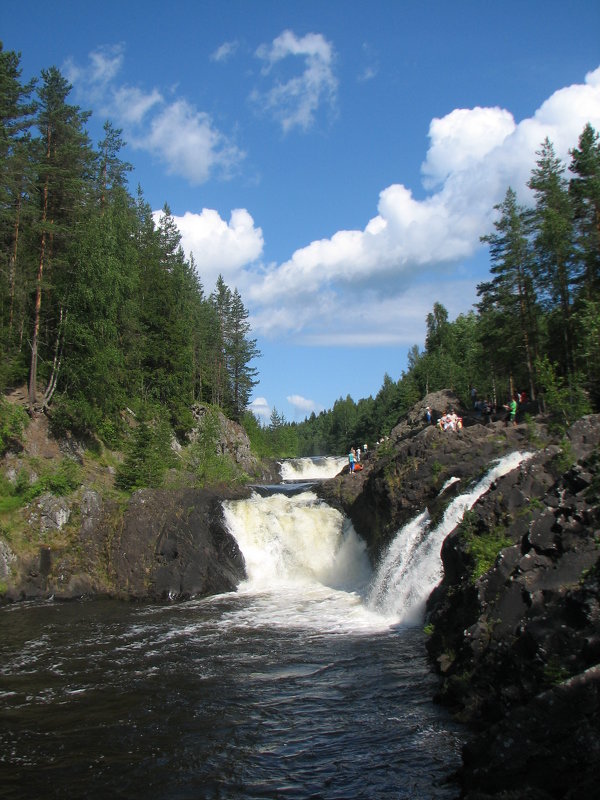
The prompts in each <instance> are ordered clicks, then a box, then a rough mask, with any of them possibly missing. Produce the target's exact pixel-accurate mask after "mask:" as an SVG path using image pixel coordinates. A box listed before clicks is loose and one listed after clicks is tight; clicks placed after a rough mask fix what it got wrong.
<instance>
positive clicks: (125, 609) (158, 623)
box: [0, 459, 518, 800]
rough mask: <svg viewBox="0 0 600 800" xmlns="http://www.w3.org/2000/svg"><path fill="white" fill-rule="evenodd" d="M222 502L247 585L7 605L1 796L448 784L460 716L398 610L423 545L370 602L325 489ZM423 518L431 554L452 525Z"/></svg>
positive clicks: (394, 565)
mask: <svg viewBox="0 0 600 800" xmlns="http://www.w3.org/2000/svg"><path fill="white" fill-rule="evenodd" d="M341 461H345V460H339V459H338V460H337V461H336V462H334V463H333V464H330V465H328V466H327V467H326V469H329V470H331V471H333V472H334V473H336V472H338V471H339V468H341V466H343V463H341V464H340V462H341ZM517 461H518V460H517V459H515V460H514V462H513V464H516V463H517ZM324 466H325V465H324ZM306 467H309V465H308V464H307V465H306ZM509 468H510V466H509V465H508V464H507V465H506V469H509ZM495 474H499V473H495ZM298 477H300V476H299V475H297V478H298ZM313 477H314V471H311V472H309V470H308V469H306V471H305V472H304V473H303V474H302V477H300V479H301V480H304V479H307V480H309V479H312V478H313ZM492 479H493V478H492V477H490V478H489V480H492ZM296 489H298V486H296ZM472 502H474V495H473V496H471V495H469V499H468V500H466V499H465V500H463V502H462V508H463V510H464V508H466V507H467V506H468V505H469V504H471V503H472ZM224 513H225V518H226V521H227V524H228V526H229V528H230V530H231V531H232V532H233V533H234V535H235V536H236V538H237V540H238V542H239V543H240V547H241V549H242V551H243V553H244V556H245V559H246V564H247V572H248V579H247V581H245V582H244V583H243V584H242V585H241V586H240V587H239V590H238V591H236V592H231V593H228V594H224V595H219V596H216V597H208V598H203V599H198V600H194V601H190V602H188V603H181V604H161V605H144V604H127V603H125V604H124V603H115V602H108V601H102V600H96V601H88V602H81V603H25V604H15V606H14V607H5V608H0V698H1V700H2V703H0V753H1V754H2V756H1V757H0V786H2V792H1V794H2V796H3V797H6V798H7V800H26V799H27V800H28V798H30V797H42V796H43V797H47V798H57V799H58V798H64V797H86V798H88V800H104V798H105V797H107V796H110V795H114V796H119V797H120V796H127V797H128V798H129V800H145V798H147V797H152V798H154V800H182V799H183V798H196V797H203V798H207V800H208V799H209V798H214V799H215V800H216V798H221V797H227V798H229V799H230V800H247V799H248V798H267V797H269V798H274V797H285V798H287V799H288V800H305V798H307V797H320V798H323V800H339V799H340V798H352V799H353V800H372V798H378V800H381V799H383V798H389V799H390V800H392V798H400V797H401V798H406V799H407V800H408V799H412V800H417V799H418V800H421V799H422V798H428V800H434V799H435V800H452V799H453V798H456V797H457V795H458V789H457V787H455V786H453V785H452V784H450V783H448V782H447V780H446V778H447V776H448V775H449V774H450V773H451V772H453V771H454V770H455V769H456V768H457V766H458V762H459V753H460V748H461V745H462V738H461V737H462V734H461V731H460V729H458V728H457V726H456V725H455V724H454V723H453V721H452V720H451V719H450V718H449V717H448V715H447V714H446V713H445V712H444V711H443V710H442V709H440V708H437V707H436V706H434V704H433V703H432V701H431V697H432V695H433V693H434V691H435V685H436V684H435V678H434V676H433V675H432V673H431V670H430V667H429V664H428V662H427V659H426V656H425V652H424V647H423V632H422V631H421V630H420V629H419V628H418V627H416V626H412V627H411V626H410V625H400V626H399V625H398V624H397V623H398V622H399V620H402V619H404V618H405V610H404V606H405V605H406V601H404V600H402V601H400V600H399V599H398V598H399V596H400V595H401V594H402V592H403V591H404V590H403V588H402V586H403V585H404V583H406V582H407V581H408V583H410V581H411V580H412V577H411V576H414V575H415V574H418V575H420V574H421V570H422V567H421V566H419V562H418V561H417V560H415V559H412V560H411V559H410V558H408V561H407V567H406V568H405V569H404V570H403V569H402V568H401V563H402V562H403V560H406V559H403V558H398V557H397V556H395V555H392V550H394V548H392V550H390V561H391V564H390V565H389V566H388V567H385V569H384V568H383V566H382V569H383V574H384V575H385V576H383V577H382V570H380V571H379V574H378V575H377V576H376V578H375V582H374V585H375V586H378V585H379V586H380V587H381V588H379V589H375V590H374V591H373V592H372V593H371V597H374V601H370V602H369V601H368V587H369V585H370V583H371V581H372V571H371V568H370V565H369V562H368V559H367V555H366V552H365V546H364V543H363V542H362V540H360V539H359V537H358V536H357V535H356V533H355V532H354V530H353V529H352V526H351V525H350V524H349V522H348V521H345V520H344V519H343V518H342V516H341V515H340V514H339V513H338V512H337V511H335V510H334V509H332V508H329V507H328V506H327V505H326V504H324V503H323V502H322V501H320V500H319V499H318V498H317V497H316V495H315V494H314V493H313V492H311V491H305V490H304V489H303V487H300V490H299V491H298V493H297V494H296V495H294V496H290V495H286V494H276V495H273V496H267V497H261V496H259V495H258V494H256V495H253V496H252V497H251V498H250V499H249V500H245V501H235V502H229V503H226V504H225V506H224ZM458 513H459V512H458V511H457V519H458ZM448 525H450V521H448ZM425 527H426V526H425ZM413 534H414V535H413ZM413 534H410V535H409V536H408V537H404V538H406V539H407V540H411V541H412V540H414V542H415V543H416V542H417V541H422V542H425V541H426V540H427V539H429V538H431V539H432V545H431V547H432V550H433V551H434V552H435V551H437V552H435V555H436V559H437V560H438V562H439V544H438V543H437V540H438V538H441V536H442V534H441V532H440V531H438V530H437V529H436V531H425V529H424V527H423V519H421V520H420V521H419V520H417V521H415V526H414V532H413ZM432 534H433V536H432ZM399 538H401V537H400V536H399ZM394 547H395V544H394ZM408 549H409V550H410V549H411V548H410V547H409V548H408ZM413 549H418V548H416V545H415V548H413ZM402 575H404V577H402ZM419 580H420V582H421V583H422V587H421V591H422V593H425V592H426V591H427V589H426V585H427V582H428V581H425V580H423V579H422V578H421V579H419ZM428 580H429V579H428ZM409 606H410V603H409Z"/></svg>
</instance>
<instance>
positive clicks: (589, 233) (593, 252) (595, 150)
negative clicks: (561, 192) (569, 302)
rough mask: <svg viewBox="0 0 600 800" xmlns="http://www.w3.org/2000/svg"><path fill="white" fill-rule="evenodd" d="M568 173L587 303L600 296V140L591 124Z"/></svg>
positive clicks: (581, 278)
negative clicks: (569, 174) (570, 174)
mask: <svg viewBox="0 0 600 800" xmlns="http://www.w3.org/2000/svg"><path fill="white" fill-rule="evenodd" d="M569 169H570V171H571V173H572V174H573V176H572V178H571V180H570V182H569V196H570V198H571V202H572V206H573V217H574V227H575V247H576V255H577V258H578V260H579V261H580V263H581V277H580V285H581V289H582V293H583V295H584V296H585V297H586V298H587V300H593V299H594V298H598V294H599V293H600V136H599V134H598V133H596V131H595V130H594V129H593V128H592V126H591V125H590V124H589V123H588V124H587V125H586V126H585V128H584V130H583V132H582V134H581V136H580V137H579V147H578V148H577V147H574V148H573V149H572V150H571V164H570V167H569Z"/></svg>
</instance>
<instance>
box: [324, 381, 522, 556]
mask: <svg viewBox="0 0 600 800" xmlns="http://www.w3.org/2000/svg"><path fill="white" fill-rule="evenodd" d="M437 394H440V395H442V396H443V398H444V400H447V401H449V400H450V399H451V398H452V397H453V396H452V395H450V393H437ZM437 394H436V396H437ZM431 397H432V396H431V395H429V396H428V397H427V398H425V400H427V399H429V398H431ZM423 403H425V401H423ZM420 405H422V404H420ZM444 407H446V405H445V404H444ZM447 407H450V406H449V405H448V406H447ZM419 408H420V406H419ZM432 408H433V405H432ZM454 408H455V409H457V411H460V407H459V406H458V404H456V405H454ZM410 419H411V420H412V422H411V421H410V420H408V421H406V422H405V423H402V424H400V425H398V426H397V427H396V428H394V430H393V431H392V436H391V437H390V440H389V442H385V443H384V444H383V445H380V446H379V448H377V450H376V451H374V452H372V453H370V455H369V458H368V459H367V461H365V462H364V470H363V471H362V472H361V473H358V474H357V475H356V476H354V477H352V476H351V475H348V474H347V473H344V474H342V475H338V476H337V477H336V478H333V479H332V480H329V481H324V482H323V484H322V485H320V486H319V487H317V493H318V494H319V496H320V497H322V498H323V499H324V500H326V501H327V502H328V503H330V504H331V505H333V506H334V507H336V508H338V509H340V510H341V511H342V512H343V513H345V514H347V515H348V516H349V517H350V519H351V520H352V523H353V525H354V528H355V530H356V532H357V533H359V534H360V535H361V536H362V538H363V539H365V541H366V542H367V544H368V547H369V552H370V555H371V558H372V560H373V561H374V562H377V560H378V558H379V556H380V553H381V551H382V550H383V549H384V548H385V547H387V545H389V543H390V542H391V540H392V539H393V538H394V536H395V534H396V532H397V530H398V529H399V528H400V527H401V526H402V525H404V524H405V523H406V522H408V521H409V520H410V519H411V518H412V517H414V516H415V515H416V514H417V513H419V512H420V511H422V510H423V508H425V506H427V507H428V508H429V511H430V513H431V514H432V515H435V514H436V511H437V508H438V506H440V504H441V503H442V502H443V504H444V505H445V504H446V503H447V502H448V500H449V499H451V497H452V496H453V494H454V493H455V492H456V491H459V487H460V485H464V484H465V483H466V482H468V481H469V480H471V479H474V478H478V477H480V476H481V475H483V474H484V472H485V471H486V470H487V467H488V465H489V463H490V461H492V460H493V459H494V458H498V457H500V456H502V455H504V454H506V453H508V452H511V451H513V450H527V449H528V447H529V443H528V441H527V435H528V432H527V430H526V428H524V427H523V426H520V427H518V428H506V427H504V425H503V423H501V422H497V423H492V424H491V425H487V426H484V425H481V424H478V423H474V424H472V425H470V426H468V427H465V428H463V429H462V430H460V431H446V432H445V431H441V430H439V429H438V428H437V427H436V426H435V425H429V426H425V424H424V421H423V417H422V414H421V412H420V411H419V410H417V411H415V412H413V415H412V417H411V418H410ZM450 478H458V479H459V480H460V483H457V485H456V486H455V487H453V488H451V491H450V492H448V493H444V494H445V496H444V499H443V501H441V500H440V499H439V497H438V496H439V494H440V490H441V489H442V487H443V486H444V484H445V483H446V481H447V480H449V479H450Z"/></svg>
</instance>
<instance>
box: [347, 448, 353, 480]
mask: <svg viewBox="0 0 600 800" xmlns="http://www.w3.org/2000/svg"><path fill="white" fill-rule="evenodd" d="M348 466H349V468H350V474H351V475H354V448H353V447H351V448H350V452H349V453H348Z"/></svg>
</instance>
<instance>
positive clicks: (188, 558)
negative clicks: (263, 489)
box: [2, 488, 248, 601]
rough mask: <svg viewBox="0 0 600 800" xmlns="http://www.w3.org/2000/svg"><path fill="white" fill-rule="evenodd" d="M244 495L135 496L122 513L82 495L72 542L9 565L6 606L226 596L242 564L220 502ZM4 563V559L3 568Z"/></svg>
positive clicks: (241, 571) (196, 491)
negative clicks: (93, 597) (93, 598)
mask: <svg viewBox="0 0 600 800" xmlns="http://www.w3.org/2000/svg"><path fill="white" fill-rule="evenodd" d="M247 493H248V490H246V489H243V488H240V489H238V490H235V489H230V490H228V491H221V492H218V493H217V492H214V491H209V490H203V489H181V490H172V491H153V490H141V491H139V492H136V493H135V494H134V495H133V496H132V497H131V499H130V500H129V502H128V503H127V504H126V506H125V508H121V507H120V506H118V505H117V504H116V503H114V502H106V501H103V500H102V498H101V496H100V495H99V494H98V493H97V492H94V491H90V490H87V491H85V492H84V493H83V496H82V498H81V502H80V508H79V510H78V513H79V514H80V518H81V525H80V529H79V535H78V540H77V541H76V542H70V543H69V544H68V545H67V544H65V546H64V547H62V548H57V547H53V548H52V550H51V549H50V548H49V547H46V546H44V545H43V544H42V545H40V549H39V551H38V552H37V553H35V554H34V555H33V556H31V557H30V558H29V559H25V560H23V561H22V562H21V564H20V565H18V566H17V565H15V563H14V562H15V560H14V558H13V559H12V563H11V570H10V573H11V575H10V579H9V581H8V584H9V585H8V588H7V591H6V593H5V599H7V600H13V601H14V600H19V599H27V598H41V597H54V598H56V599H63V600H66V599H72V598H75V597H81V596H84V595H89V594H105V595H110V596H113V597H120V598H123V599H144V600H148V599H149V600H165V599H186V598H191V597H201V596H205V595H209V594H217V593H220V592H227V591H232V590H233V589H235V587H236V586H237V585H238V583H239V582H240V580H243V578H244V577H245V565H244V558H243V556H242V553H241V551H240V550H239V547H238V545H237V542H236V541H235V539H234V538H233V536H231V534H230V533H229V532H228V531H227V530H226V528H225V526H224V524H223V517H222V505H221V501H222V500H223V499H226V498H228V497H229V498H233V497H240V496H245V495H246V494H247ZM10 558H11V555H10V553H3V554H2V562H6V561H7V559H10ZM4 573H6V576H7V578H8V570H7V569H5V570H4Z"/></svg>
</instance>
